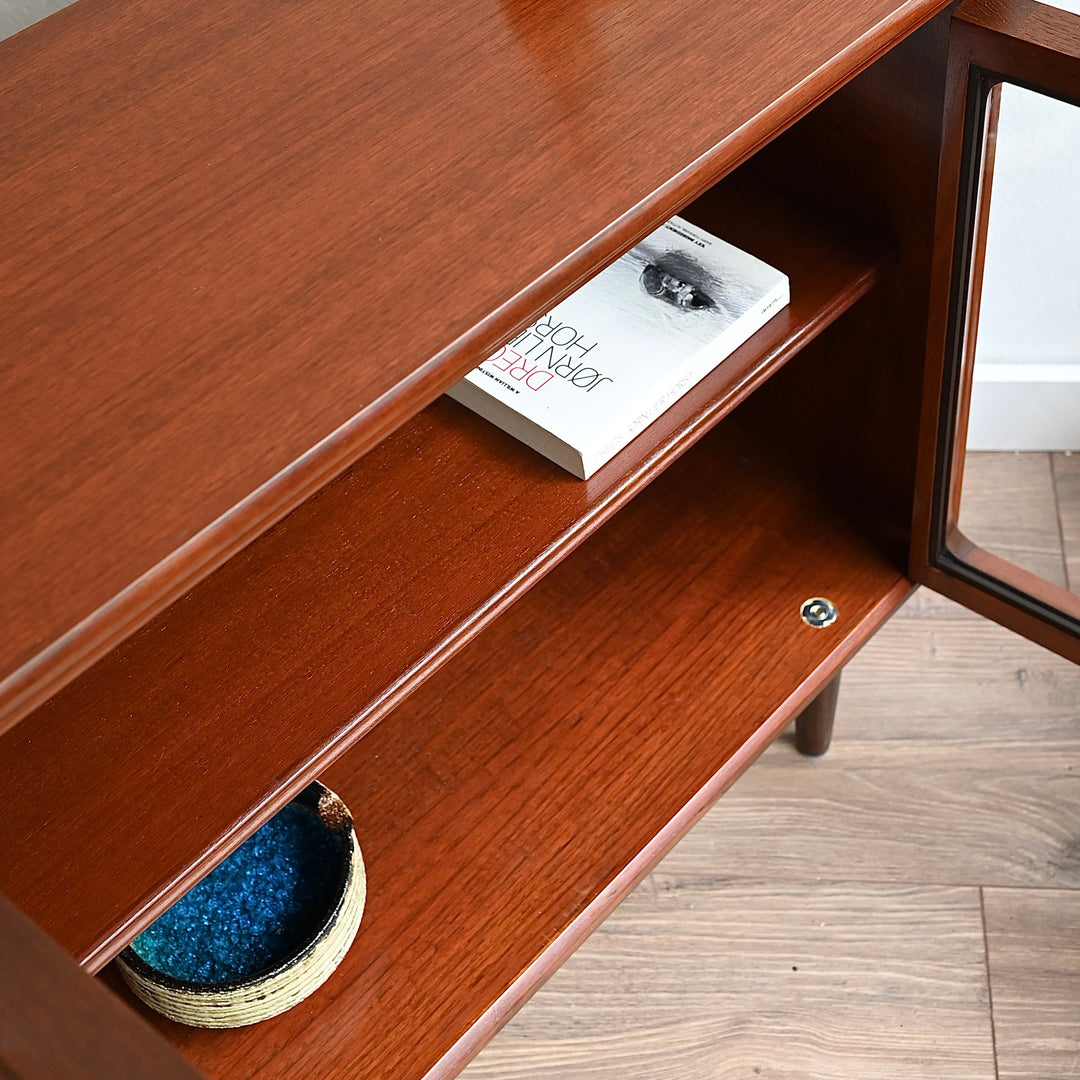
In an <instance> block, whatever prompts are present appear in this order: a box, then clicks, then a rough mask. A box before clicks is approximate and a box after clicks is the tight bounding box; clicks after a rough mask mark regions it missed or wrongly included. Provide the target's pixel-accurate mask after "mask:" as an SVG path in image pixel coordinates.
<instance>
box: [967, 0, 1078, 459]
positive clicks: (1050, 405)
mask: <svg viewBox="0 0 1080 1080" xmlns="http://www.w3.org/2000/svg"><path fill="white" fill-rule="evenodd" d="M1077 7H1078V8H1080V0H1077ZM968 446H969V447H970V448H972V449H979V450H1080V108H1077V107H1075V106H1073V105H1068V104H1065V103H1064V102H1060V101H1057V100H1056V99H1054V98H1050V97H1046V96H1044V95H1041V94H1036V93H1034V92H1032V91H1029V90H1025V89H1023V88H1021V87H1018V86H1013V85H1009V84H1006V85H1004V86H1003V87H1002V98H1001V115H1000V120H999V125H998V144H997V154H996V160H995V167H994V181H993V190H992V194H991V199H990V227H989V232H988V235H987V251H986V267H985V274H984V279H983V293H982V310H981V314H980V322H979V333H978V338H977V348H976V369H975V384H974V387H973V391H972V410H971V419H970V424H969V429H968Z"/></svg>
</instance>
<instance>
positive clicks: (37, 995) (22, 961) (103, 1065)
mask: <svg viewBox="0 0 1080 1080" xmlns="http://www.w3.org/2000/svg"><path fill="white" fill-rule="evenodd" d="M0 966H2V968H3V973H4V975H3V978H0V1076H2V1077H3V1078H4V1080H118V1078H124V1080H139V1078H143V1077H154V1080H200V1076H199V1073H198V1072H196V1071H195V1069H193V1068H191V1066H190V1065H188V1064H186V1063H185V1062H184V1061H183V1060H182V1059H181V1058H180V1057H179V1056H178V1055H177V1054H176V1053H175V1052H174V1051H173V1050H172V1048H171V1047H170V1046H169V1045H168V1044H167V1043H166V1042H165V1041H164V1040H163V1039H162V1038H161V1037H160V1036H158V1035H157V1034H155V1033H154V1031H152V1030H151V1029H150V1027H149V1026H148V1025H147V1024H145V1023H143V1021H142V1020H140V1019H139V1018H138V1017H137V1016H133V1015H132V1014H131V1013H130V1012H129V1010H128V1009H126V1008H125V1007H124V1006H123V1005H122V1004H121V1003H120V1002H119V1001H117V1000H116V998H115V997H114V996H113V995H112V994H111V993H110V992H109V991H108V990H107V989H106V988H105V987H103V986H102V985H101V984H100V983H99V982H95V980H93V979H91V978H90V976H89V975H87V974H86V972H84V971H81V970H80V969H79V967H78V966H77V965H76V963H75V961H74V960H72V959H71V957H70V956H68V955H67V954H66V953H65V952H64V951H63V950H62V949H61V948H60V947H59V946H58V945H57V944H56V943H55V942H53V941H51V940H50V939H49V938H48V937H47V936H46V935H45V934H44V933H42V932H41V930H39V929H38V928H37V927H36V926H35V925H34V924H33V923H32V922H31V921H30V920H29V919H28V918H26V916H25V915H23V914H21V913H20V912H19V910H18V909H17V908H16V907H15V906H14V905H13V904H11V903H10V902H9V901H8V900H6V899H5V898H4V897H3V896H0Z"/></svg>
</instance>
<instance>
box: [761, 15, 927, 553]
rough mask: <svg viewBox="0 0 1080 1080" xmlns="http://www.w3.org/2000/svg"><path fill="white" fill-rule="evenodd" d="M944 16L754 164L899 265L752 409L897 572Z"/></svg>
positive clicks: (904, 547)
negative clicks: (869, 238) (894, 255)
mask: <svg viewBox="0 0 1080 1080" xmlns="http://www.w3.org/2000/svg"><path fill="white" fill-rule="evenodd" d="M947 48H948V15H947V14H944V15H942V16H939V17H938V18H937V19H935V20H934V21H933V22H931V23H929V24H927V25H926V26H924V27H923V28H922V29H921V30H920V31H918V32H917V33H916V34H913V35H912V36H911V37H910V38H908V39H907V40H906V41H905V42H903V43H902V44H901V45H900V46H898V47H897V48H896V49H894V50H892V52H890V53H889V54H888V55H886V56H885V57H883V58H882V59H881V60H879V61H878V62H877V63H876V64H875V65H874V66H873V67H871V68H870V69H868V70H867V71H866V72H864V73H863V74H862V75H860V76H859V77H858V78H857V79H855V80H854V81H853V82H852V83H850V84H849V85H848V86H847V87H845V88H844V89H843V90H841V91H839V92H838V93H837V94H835V95H834V96H833V97H832V98H830V99H829V100H828V101H827V102H825V103H824V104H823V105H822V106H821V107H820V108H818V109H817V110H815V111H814V112H813V113H812V114H811V115H809V116H808V117H806V118H805V119H804V120H802V121H801V122H800V123H799V124H798V125H796V126H795V127H794V128H792V129H791V130H790V131H789V132H787V133H786V134H785V135H784V136H782V137H781V138H780V139H778V140H777V142H776V143H775V144H774V145H773V146H771V147H769V148H768V149H767V150H766V151H764V152H763V153H762V154H760V155H758V157H757V158H756V159H755V161H754V163H753V167H754V168H755V169H756V170H757V171H758V174H759V176H760V178H761V182H762V183H766V184H769V185H772V186H779V187H782V188H784V189H786V190H787V191H788V192H789V194H790V195H791V196H792V197H794V198H795V199H798V200H801V201H804V202H806V203H809V204H811V205H813V206H814V207H815V208H817V209H818V210H819V211H821V212H822V213H824V214H827V215H831V216H832V217H834V218H835V219H836V220H837V222H838V225H839V226H840V227H842V228H844V227H846V228H850V229H852V230H855V231H856V232H858V233H874V234H881V235H884V236H886V237H889V238H891V239H892V241H893V242H894V243H895V244H896V246H897V248H898V253H899V259H898V263H897V265H896V267H895V269H894V270H893V271H892V273H891V274H890V275H889V277H888V278H887V279H886V280H885V281H884V282H883V284H882V285H881V287H879V288H878V289H876V290H874V291H873V293H871V294H870V295H869V296H867V297H866V298H865V299H864V300H862V301H861V302H860V303H859V304H858V305H857V306H856V307H855V308H854V309H853V310H852V311H851V312H849V313H848V314H847V315H846V316H845V318H844V319H843V320H841V321H840V322H839V323H837V324H836V325H835V326H834V327H833V328H832V330H831V331H830V332H829V333H828V334H826V335H823V337H822V338H821V339H820V340H819V341H817V342H815V343H814V344H813V345H811V346H810V347H809V348H808V349H807V350H806V351H805V353H804V354H803V355H802V356H800V358H799V360H798V361H797V362H796V363H794V364H791V365H789V367H788V368H787V369H785V371H783V372H781V373H780V375H779V376H778V377H777V378H775V379H773V380H772V381H771V382H770V383H769V384H768V385H767V386H766V387H764V388H763V390H762V391H761V392H759V393H758V394H757V395H755V398H754V399H753V400H752V401H751V402H750V403H749V408H748V409H747V413H748V416H749V417H750V418H751V422H752V423H753V424H754V426H755V427H757V428H758V429H759V431H760V432H761V433H762V434H763V435H764V436H765V437H766V438H767V439H768V440H769V441H770V442H771V443H773V444H774V445H779V446H783V447H786V448H787V449H789V450H791V451H792V452H793V453H794V454H795V455H797V458H798V460H800V461H802V462H804V463H805V465H806V467H808V468H810V469H811V470H813V471H815V472H816V473H817V474H818V476H819V478H820V479H821V480H822V481H823V482H824V485H825V487H826V489H827V490H829V491H830V492H834V493H835V495H836V497H837V502H838V504H839V505H840V507H841V508H842V509H843V510H844V511H845V512H850V513H854V514H856V515H857V516H858V517H860V518H861V519H863V520H864V522H865V523H866V525H867V526H868V527H870V528H871V530H872V532H873V535H874V536H875V537H876V538H877V539H878V541H879V542H880V543H882V544H883V545H885V546H886V549H887V550H888V551H889V553H890V557H892V558H894V559H895V560H896V563H897V565H898V566H901V567H906V565H907V556H908V546H909V537H910V528H911V526H910V521H911V507H912V501H913V498H914V493H915V463H916V456H917V446H918V438H919V411H920V398H921V388H922V383H923V365H924V360H925V346H926V332H927V318H928V312H929V287H928V282H929V279H930V267H931V259H932V253H933V225H934V205H935V200H936V191H937V176H938V158H939V148H940V143H941V126H942V115H943V100H944V92H945V63H946V56H947Z"/></svg>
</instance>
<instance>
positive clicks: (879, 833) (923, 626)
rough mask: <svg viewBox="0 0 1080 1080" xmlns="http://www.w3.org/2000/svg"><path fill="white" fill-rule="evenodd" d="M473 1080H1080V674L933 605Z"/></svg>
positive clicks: (484, 1058)
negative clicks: (823, 740)
mask: <svg viewBox="0 0 1080 1080" xmlns="http://www.w3.org/2000/svg"><path fill="white" fill-rule="evenodd" d="M1077 461H1080V457H1073V458H1068V459H1067V458H1064V457H1063V456H1062V457H1061V458H1060V462H1061V463H1063V464H1064V465H1065V468H1060V469H1059V468H1055V470H1054V473H1053V479H1054V480H1056V481H1057V482H1058V484H1059V486H1060V484H1061V482H1062V478H1063V477H1064V478H1065V482H1072V480H1070V479H1069V478H1070V477H1071V478H1073V479H1075V478H1076V477H1077V476H1078V475H1080V474H1078V473H1077V472H1076V471H1075V470H1074V468H1073V464H1074V463H1075V462H1077ZM1053 464H1054V466H1055V467H1056V466H1058V464H1059V462H1058V461H1057V460H1055V461H1054V463H1053ZM1007 486H1008V485H1003V487H1007ZM1047 521H1048V522H1049V521H1050V519H1049V518H1047ZM1053 525H1054V526H1055V528H1056V527H1057V521H1056V520H1054V521H1053ZM1061 531H1062V533H1064V532H1065V531H1066V530H1065V516H1063V518H1062V528H1061ZM1025 543H1026V544H1027V545H1028V547H1029V548H1031V549H1033V550H1036V551H1041V550H1043V549H1044V545H1045V539H1044V538H1043V537H1039V536H1029V537H1027V538H1026V540H1025ZM1058 550H1059V554H1058V556H1057V558H1058V560H1059V561H1058V563H1057V566H1059V567H1061V566H1062V563H1061V561H1060V560H1061V558H1062V554H1061V549H1060V548H1059V549H1058ZM1050 565H1053V562H1052V560H1051V561H1050ZM1076 581H1077V578H1076V577H1074V578H1073V579H1072V583H1073V587H1074V588H1075V587H1076V584H1075V583H1076ZM464 1076H465V1077H466V1078H467V1080H571V1078H572V1080H608V1078H611V1080H614V1078H616V1077H618V1078H620V1080H657V1078H664V1080H666V1078H672V1080H675V1078H679V1080H696V1078H702V1080H704V1078H709V1080H729V1078H730V1080H743V1078H746V1080H758V1078H762V1080H804V1078H805V1080H848V1078H851V1080H886V1078H889V1080H893V1078H912V1080H914V1078H918V1080H923V1078H925V1080H941V1078H953V1077H957V1078H960V1077H963V1078H965V1080H966V1078H970V1080H1059V1078H1065V1077H1074V1076H1080V669H1078V668H1075V667H1074V666H1073V665H1071V664H1068V663H1066V662H1065V661H1063V660H1061V659H1059V658H1058V657H1056V656H1054V655H1052V654H1050V653H1048V652H1046V651H1045V650H1043V649H1041V648H1039V647H1037V646H1035V645H1032V644H1030V643H1029V642H1027V641H1025V640H1023V639H1022V638H1020V637H1017V636H1016V635H1014V634H1012V633H1010V632H1009V631H1006V630H1003V629H1001V628H1000V627H997V626H995V625H993V624H992V623H990V622H987V621H986V620H984V619H982V618H980V617H978V616H975V615H973V614H971V613H970V612H967V611H965V610H964V609H962V608H960V607H958V606H957V605H955V604H953V603H951V602H950V601H947V600H944V599H943V598H941V597H937V596H935V595H934V594H931V593H928V592H926V591H925V590H920V591H919V592H917V593H916V594H915V596H913V597H912V599H911V600H910V601H909V602H908V604H907V605H905V607H904V608H902V609H901V611H900V612H899V613H898V614H897V616H896V617H894V618H893V619H892V620H891V622H890V623H889V624H888V625H887V626H886V627H885V628H884V629H883V630H882V631H881V632H880V633H879V634H878V635H877V636H876V637H875V638H874V639H873V640H872V641H871V642H870V643H869V644H868V645H867V646H866V648H865V649H864V650H863V651H862V653H861V654H860V655H859V656H858V657H856V658H855V660H853V661H852V662H851V664H849V666H848V668H847V670H846V672H845V674H844V681H843V684H842V689H841V694H840V702H839V707H838V713H837V727H836V736H835V739H834V742H833V746H832V749H831V750H830V751H829V753H828V754H827V755H825V756H824V757H823V758H820V759H816V760H815V759H806V758H801V757H800V756H799V755H798V753H797V752H796V751H795V749H794V746H793V743H792V740H791V738H790V737H789V736H784V737H782V738H781V739H780V740H778V742H777V743H776V744H774V745H773V746H772V747H771V748H770V749H769V750H768V751H767V752H766V753H765V755H764V756H763V757H762V758H761V760H760V761H759V762H758V763H757V764H756V765H755V766H754V767H753V768H752V769H751V770H750V771H749V772H748V773H747V774H746V775H745V776H744V777H743V778H742V779H741V780H740V781H739V782H738V783H737V784H736V785H735V787H734V788H733V789H732V790H731V791H730V792H729V793H728V794H727V795H726V796H725V797H724V798H723V799H722V800H721V801H720V803H719V804H717V806H716V807H715V808H714V809H713V810H712V811H711V812H710V813H709V814H708V815H707V816H706V818H705V819H704V820H703V821H702V822H701V823H700V824H699V825H698V827H697V828H696V829H695V830H694V831H693V832H691V833H690V835H689V836H687V838H686V839H685V840H684V841H683V842H682V844H680V845H679V847H677V848H676V849H675V851H674V852H672V854H671V855H670V856H669V857H668V858H667V859H666V860H665V861H664V862H663V863H662V864H661V865H660V867H659V868H658V869H657V870H656V872H654V873H653V874H652V875H651V876H650V877H649V878H648V879H646V881H644V882H643V883H642V885H641V886H640V887H639V888H638V889H637V891H636V892H635V893H634V894H633V895H632V896H631V897H630V898H629V899H628V900H627V901H626V903H624V904H623V906H622V907H621V908H620V909H619V910H618V911H617V912H616V913H615V914H614V915H613V916H612V917H611V918H610V919H609V920H608V921H607V922H606V923H605V924H604V925H603V926H602V927H601V928H600V929H599V930H598V931H597V932H596V933H595V934H594V935H593V937H592V938H591V939H590V940H589V941H588V942H586V944H585V945H584V946H583V947H582V948H581V949H580V950H579V951H578V953H577V954H575V956H573V957H572V958H571V960H570V961H569V962H568V963H567V964H566V965H565V966H564V967H563V968H562V969H561V970H560V971H559V972H558V973H556V975H555V976H554V977H553V978H552V979H551V981H550V982H549V983H548V984H547V986H546V987H544V988H543V989H542V990H541V991H540V992H539V993H538V994H537V995H536V997H534V998H533V1000H532V1001H531V1002H529V1003H528V1004H527V1005H526V1006H525V1007H524V1008H523V1009H522V1011H521V1012H520V1013H519V1014H518V1015H517V1017H515V1018H514V1019H513V1020H512V1021H511V1022H510V1023H509V1024H508V1025H507V1027H506V1028H505V1029H504V1030H503V1031H502V1032H501V1033H500V1034H499V1035H498V1036H497V1037H496V1039H495V1040H494V1041H493V1042H492V1043H491V1044H490V1045H489V1046H488V1048H487V1049H486V1050H485V1051H484V1052H483V1053H482V1054H481V1055H480V1056H479V1057H478V1058H477V1059H476V1061H475V1062H474V1063H473V1064H472V1065H471V1066H470V1067H469V1068H468V1069H467V1070H466V1072H465V1073H464Z"/></svg>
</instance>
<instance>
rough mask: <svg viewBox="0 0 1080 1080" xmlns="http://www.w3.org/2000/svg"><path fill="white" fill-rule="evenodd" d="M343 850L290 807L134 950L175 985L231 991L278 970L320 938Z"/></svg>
mask: <svg viewBox="0 0 1080 1080" xmlns="http://www.w3.org/2000/svg"><path fill="white" fill-rule="evenodd" d="M341 862H342V844H341V841H340V839H339V838H337V837H336V836H335V835H334V834H333V833H331V832H330V831H329V830H328V829H327V828H326V826H325V825H324V824H323V823H322V822H321V821H320V820H319V818H318V817H317V816H316V815H315V814H313V813H311V812H310V811H308V810H305V809H304V808H303V807H301V806H297V805H296V804H295V803H291V804H289V805H288V806H286V807H285V809H284V810H282V811H281V812H280V813H279V814H277V815H276V816H275V817H273V818H271V819H270V821H268V822H267V823H266V824H265V825H264V826H263V827H262V828H261V829H259V831H258V832H257V833H255V835H254V836H252V837H251V838H250V839H249V840H247V841H246V842H245V843H244V844H243V845H242V846H241V847H239V848H237V850H236V851H234V852H233V854H232V855H230V856H229V858H228V859H226V860H225V861H224V862H223V863H222V864H221V865H220V866H219V867H217V869H216V870H214V871H213V872H212V873H211V874H209V875H208V876H207V877H206V878H204V879H203V880H202V881H201V882H200V883H199V884H198V885H196V886H195V887H194V888H193V889H192V890H191V891H190V892H189V893H187V894H186V895H185V896H183V897H181V898H180V899H179V900H178V901H177V902H176V903H175V904H174V905H173V906H172V907H171V908H169V910H168V911H166V912H165V914H164V915H162V916H161V917H160V918H159V919H158V920H157V921H156V922H155V923H153V924H152V925H151V926H149V927H148V928H147V929H146V930H144V931H143V933H141V934H140V935H139V936H138V937H137V938H136V939H135V940H134V942H132V948H133V949H134V950H135V952H136V953H137V954H138V955H139V956H140V957H142V959H143V960H145V961H146V963H148V964H149V965H150V966H151V967H153V968H156V969H157V970H158V971H161V972H164V973H165V974H167V975H171V976H173V978H176V979H184V980H186V981H189V982H198V983H224V982H234V981H236V980H240V979H246V978H250V977H251V976H252V975H255V974H258V973H259V972H260V971H265V970H266V969H267V968H271V967H274V966H275V965H276V964H278V963H280V962H281V961H282V960H284V959H286V958H287V957H288V956H289V955H290V954H292V953H294V952H295V951H296V950H297V949H298V948H300V947H301V946H303V945H304V944H305V943H306V942H308V941H310V940H311V939H312V937H314V935H315V934H316V933H317V932H318V930H319V928H320V926H321V925H322V923H323V922H324V920H325V919H326V916H327V915H328V914H329V912H330V910H331V909H332V907H333V905H334V902H335V900H336V895H335V894H336V892H337V891H338V888H339V883H340V880H341Z"/></svg>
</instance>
